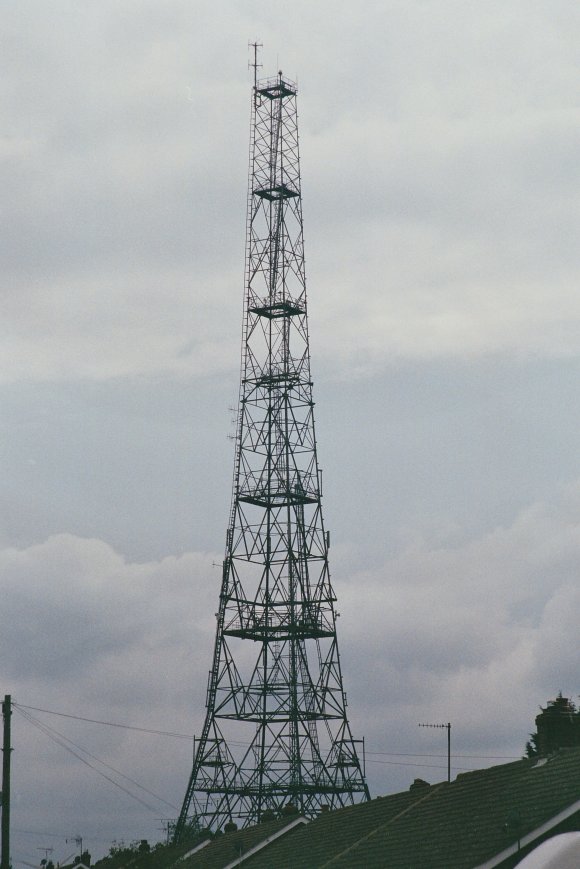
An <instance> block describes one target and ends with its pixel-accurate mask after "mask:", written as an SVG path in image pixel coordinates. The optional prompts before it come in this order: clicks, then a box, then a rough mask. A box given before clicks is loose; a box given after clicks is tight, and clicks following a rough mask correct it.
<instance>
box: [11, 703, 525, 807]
mask: <svg viewBox="0 0 580 869" xmlns="http://www.w3.org/2000/svg"><path fill="white" fill-rule="evenodd" d="M13 706H14V707H19V708H20V709H32V710H34V711H35V712H44V713H46V714H47V715H57V716H59V717H60V718H70V719H73V720H75V721H84V722H88V723H89V724H100V725H103V726H105V727H118V728H122V729H124V730H133V731H137V732H140V733H151V734H154V735H156V736H165V737H169V738H173V739H187V740H191V741H193V740H194V739H195V737H194V736H193V735H191V734H187V733H178V732H175V731H170V730H155V729H152V728H147V727H137V726H135V725H131V724H121V723H119V722H115V721H103V720H100V719H96V718H85V717H83V716H81V715H73V714H72V713H66V712H57V711H55V710H53V709H43V708H41V707H39V706H28V705H25V704H24V703H16V702H15V701H13ZM64 738H66V737H64ZM230 744H232V745H238V746H240V747H242V748H247V747H248V746H249V743H244V742H237V741H231V742H230ZM73 745H74V743H73ZM81 750H82V749H81ZM365 757H366V760H367V763H371V764H372V763H382V764H388V765H391V766H416V767H421V766H423V767H429V766H430V768H431V769H444V768H445V767H444V766H443V765H433V764H424V763H415V762H412V761H408V762H405V763H403V762H397V761H387V760H377V759H376V758H377V757H417V758H442V759H443V758H446V757H447V755H446V754H425V753H413V752H396V751H368V750H367V751H365ZM453 759H454V760H519V759H520V756H515V755H505V754H494V755H485V754H453ZM97 760H98V759H97ZM99 762H100V763H102V761H99ZM104 765H106V764H104ZM475 768H476V767H455V766H454V769H457V770H460V771H462V772H463V771H465V772H468V771H471V770H473V769H475ZM114 771H115V772H117V773H118V774H119V775H123V773H120V772H118V771H117V770H114ZM127 778H128V777H127ZM129 781H131V779H129ZM133 783H134V784H137V783H136V782H133ZM137 786H138V787H141V785H137ZM144 790H146V788H144ZM152 795H153V796H155V794H152ZM156 798H157V799H162V798H161V797H156ZM163 802H167V801H166V800H163ZM167 804H168V805H170V806H171V808H175V806H172V805H171V803H167Z"/></svg>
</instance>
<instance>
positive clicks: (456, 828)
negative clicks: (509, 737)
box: [242, 748, 580, 869]
mask: <svg viewBox="0 0 580 869" xmlns="http://www.w3.org/2000/svg"><path fill="white" fill-rule="evenodd" d="M575 803H578V806H579V808H580V749H577V748H573V749H561V750H560V751H559V752H558V754H556V755H554V756H553V757H552V758H550V759H548V760H547V761H545V762H543V763H542V762H540V763H538V762H537V761H536V760H521V761H517V762H515V763H510V764H504V765H502V766H495V767H492V768H490V769H486V770H478V771H477V772H471V773H466V774H463V775H460V776H459V777H458V778H457V779H456V780H455V781H454V782H452V783H451V784H447V783H444V784H440V785H434V786H432V787H430V788H425V789H422V790H417V791H413V792H405V793H402V794H394V795H392V796H388V797H383V798H379V799H376V800H372V801H371V802H369V803H364V804H362V805H358V806H351V807H349V808H346V809H340V810H338V811H336V812H331V813H328V814H324V815H321V816H320V817H319V818H316V819H315V820H314V821H312V822H311V823H310V824H308V825H306V826H305V827H302V828H299V829H298V830H296V831H295V832H293V833H291V834H290V835H289V836H288V837H287V838H285V839H282V840H280V841H277V842H274V843H273V844H271V845H269V846H268V847H267V848H265V849H264V850H262V851H261V852H259V853H257V854H256V855H255V856H253V857H250V858H249V859H248V860H244V861H243V864H242V865H243V867H244V869H273V867H275V869H322V867H324V869H326V867H328V869H357V867H361V869H363V867H364V869H474V867H478V866H480V864H483V863H485V862H486V861H488V860H490V859H491V858H493V857H494V856H495V855H497V854H499V853H501V852H503V851H504V850H505V849H507V848H508V847H510V846H513V845H514V844H515V843H516V842H517V840H518V837H520V836H521V837H522V838H525V837H526V836H527V835H528V834H530V833H532V832H533V831H536V830H537V829H538V828H539V827H541V826H542V825H543V824H545V823H546V822H549V821H550V820H551V819H553V818H555V817H556V816H558V814H559V813H561V812H563V811H565V810H567V809H569V808H570V807H571V806H573V805H574V804H575Z"/></svg>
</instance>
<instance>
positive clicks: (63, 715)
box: [12, 701, 194, 740]
mask: <svg viewBox="0 0 580 869" xmlns="http://www.w3.org/2000/svg"><path fill="white" fill-rule="evenodd" d="M12 705H13V706H18V707H19V708H20V709H32V710H33V711H34V712H46V713H47V715H58V716H59V717H60V718H73V719H74V720H75V721H87V722H89V724H103V725H105V726H106V727H121V728H123V729H124V730H138V731H140V732H141V733H153V734H155V735H156V736H170V737H172V738H173V739H190V740H192V739H193V738H194V737H193V736H192V735H190V734H188V733H175V732H173V731H171V730H151V729H149V728H148V727H135V726H133V725H131V724H119V723H117V722H115V721H99V720H97V719H96V718H83V717H82V716H81V715H72V714H70V713H67V712H55V711H54V709H41V708H40V707H38V706H26V705H25V704H24V703H15V702H14V701H13V702H12Z"/></svg>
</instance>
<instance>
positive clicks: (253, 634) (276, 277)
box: [175, 72, 369, 839]
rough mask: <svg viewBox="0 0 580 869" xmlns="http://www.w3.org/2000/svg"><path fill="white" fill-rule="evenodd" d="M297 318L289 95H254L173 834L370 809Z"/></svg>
mask: <svg viewBox="0 0 580 869" xmlns="http://www.w3.org/2000/svg"><path fill="white" fill-rule="evenodd" d="M313 408H314V402H313V400H312V380H311V376H310V351H309V341H308V322H307V312H306V280H305V272H304V243H303V231H302V203H301V193H300V165H299V154H298V126H297V112H296V86H295V84H294V83H293V82H291V81H289V80H288V79H287V78H285V77H284V76H283V75H282V73H281V72H280V73H279V74H278V76H277V77H276V78H273V79H268V80H264V81H260V82H255V85H254V88H253V93H252V118H251V141H250V167H249V184H248V211H247V242H246V274H245V298H244V319H243V333H242V372H241V384H240V395H239V406H238V421H237V433H236V451H235V467H234V482H233V496H232V506H231V513H230V520H229V526H228V529H227V534H226V547H225V558H224V561H223V577H222V586H221V593H220V598H219V611H218V613H217V614H216V617H217V632H216V640H215V647H214V655H213V664H212V668H211V670H210V672H209V680H208V686H207V698H206V706H207V715H206V720H205V724H204V727H203V731H202V734H201V737H200V738H199V739H198V740H197V741H196V748H195V752H194V761H193V769H192V772H191V777H190V780H189V785H188V788H187V792H186V795H185V799H184V802H183V807H182V810H181V814H180V817H179V820H178V821H177V825H176V832H175V838H176V839H179V838H180V837H181V835H182V833H183V830H184V828H185V826H186V824H187V823H188V819H191V818H195V819H196V821H197V822H198V823H199V824H201V826H204V827H211V828H213V829H217V828H219V827H221V826H223V825H224V824H225V823H226V822H231V821H232V820H233V821H234V822H237V823H238V824H241V825H243V826H247V825H249V824H253V823H257V822H258V821H260V820H261V819H262V817H263V816H264V813H265V812H272V811H273V812H278V811H280V810H281V809H282V807H283V806H285V805H287V804H288V803H292V804H293V806H294V807H295V808H296V809H297V810H298V811H299V812H300V813H301V814H303V815H305V816H313V815H314V814H316V813H317V812H318V811H319V810H320V808H321V806H322V805H323V804H326V805H328V806H329V807H330V808H338V807H340V806H343V805H348V804H351V803H353V802H357V801H362V800H366V799H369V791H368V788H367V785H366V782H365V779H364V773H363V768H362V763H361V752H360V748H361V745H362V743H361V742H359V741H357V740H354V739H353V737H352V734H351V730H350V726H349V723H348V719H347V715H346V697H345V693H344V689H343V684H342V674H341V666H340V657H339V653H338V645H337V638H336V611H335V601H336V598H335V595H334V592H333V589H332V585H331V581H330V573H329V568H328V548H329V537H328V533H327V532H326V531H325V529H324V523H323V519H322V508H321V473H320V470H319V467H318V459H317V454H316V439H315V434H314V414H313Z"/></svg>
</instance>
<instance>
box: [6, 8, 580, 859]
mask: <svg viewBox="0 0 580 869" xmlns="http://www.w3.org/2000/svg"><path fill="white" fill-rule="evenodd" d="M0 15H1V24H2V27H1V31H2V34H3V35H2V49H1V51H0V64H1V67H2V69H1V75H0V101H1V114H0V117H1V118H2V121H1V126H0V130H1V135H0V172H1V190H2V208H1V212H0V220H1V222H2V226H1V231H0V250H1V261H2V268H1V274H0V281H1V304H2V316H1V318H0V331H1V340H0V393H1V395H0V401H1V421H0V425H1V440H0V450H1V453H0V455H1V460H0V462H1V471H2V487H1V490H0V499H1V501H0V504H1V508H0V509H1V516H0V547H1V548H0V571H1V583H2V603H1V606H0V675H1V679H0V694H2V695H3V694H5V693H10V694H12V695H13V697H14V698H15V699H16V700H17V701H18V702H19V703H20V704H22V705H23V706H34V707H40V708H43V709H49V710H55V711H58V712H61V713H70V714H73V715H80V716H84V717H86V718H92V719H98V720H104V721H111V722H115V723H125V724H130V725H134V726H137V727H143V728H150V729H157V730H163V731H172V732H177V733H181V734H192V733H195V732H199V730H200V728H201V724H202V722H203V714H204V708H203V703H204V698H205V687H206V678H207V671H208V669H209V666H210V656H211V652H212V642H213V631H214V627H215V619H214V612H215V610H216V609H217V599H218V593H219V580H220V571H219V569H216V568H215V567H214V566H213V565H214V562H220V561H221V558H222V555H223V546H224V541H225V528H226V523H227V516H228V506H229V499H230V487H231V471H232V466H233V444H232V442H231V441H230V440H228V435H230V436H231V434H232V433H233V426H232V421H231V417H232V413H231V412H230V410H229V408H230V407H232V406H234V405H235V402H236V397H237V389H238V377H239V370H238V364H239V349H240V326H241V312H242V292H243V272H244V268H243V266H244V264H243V256H244V242H245V239H244V232H245V204H246V183H247V154H248V135H249V112H250V84H251V75H250V73H249V72H248V70H247V61H248V49H247V44H248V40H254V39H256V38H257V39H258V40H259V41H260V42H262V43H263V44H264V48H263V52H262V55H261V59H262V62H263V64H264V66H263V73H264V74H265V75H271V74H275V72H276V71H277V70H278V69H279V68H281V69H283V71H284V73H285V74H286V75H288V76H289V77H290V78H292V79H296V80H297V81H298V84H299V113H300V132H301V168H302V182H303V209H304V220H305V237H306V257H307V274H308V291H309V311H310V332H311V352H312V369H313V376H314V392H315V399H316V402H317V404H316V414H317V417H316V422H317V439H318V448H319V459H320V462H321V465H322V467H323V469H324V509H325V518H326V524H327V527H328V528H329V529H330V533H331V541H332V549H331V558H332V560H331V569H332V573H333V577H334V581H335V585H336V589H337V593H338V597H339V605H338V609H339V611H340V613H341V618H340V620H339V623H338V627H339V647H340V650H341V656H342V662H343V669H344V677H345V687H346V690H347V694H348V698H349V713H350V717H351V723H352V727H353V731H354V732H355V734H356V735H359V736H363V735H364V736H365V739H366V748H367V773H368V778H369V783H370V786H371V790H372V793H373V795H378V794H384V793H389V792H393V791H397V790H400V789H404V788H407V787H408V786H409V784H410V782H411V781H412V780H413V778H415V777H417V776H421V777H422V778H426V779H428V780H430V781H437V780H440V779H441V778H444V777H445V774H446V769H445V766H446V759H445V757H443V756H442V755H444V752H445V735H444V732H441V733H440V732H438V731H436V730H432V731H430V730H420V729H419V728H418V727H417V724H418V723H419V722H427V723H443V722H447V721H451V722H452V744H453V749H454V752H455V754H456V755H457V756H456V757H455V758H454V760H453V766H454V774H457V773H458V772H459V771H460V770H461V769H468V768H476V767H480V766H485V765H489V764H491V763H495V762H500V760H501V759H502V758H509V757H518V756H520V755H521V753H522V751H523V747H524V744H525V741H526V738H527V735H528V733H529V731H530V730H531V729H532V728H533V719H534V716H535V714H536V713H537V711H538V706H539V705H540V704H543V703H545V702H546V701H547V700H548V699H549V698H551V697H553V696H555V694H556V693H557V691H558V690H560V689H561V690H562V691H563V693H564V694H567V695H569V696H572V697H576V698H577V695H578V694H579V693H580V683H579V681H578V673H579V672H580V644H579V643H578V635H579V614H580V583H579V581H578V577H579V572H580V449H579V439H580V435H579V432H580V406H579V401H578V388H579V387H578V384H579V382H580V380H579V375H580V293H579V291H578V274H579V269H578V259H579V254H578V250H579V245H578V237H579V229H580V214H579V204H578V203H579V195H578V194H579V183H578V182H579V177H578V176H579V165H580V163H579V160H578V149H579V144H580V142H579V139H580V133H579V130H580V124H579V120H580V118H579V102H580V100H579V89H578V66H579V62H578V61H579V50H578V45H579V44H580V6H579V5H578V3H577V2H576V0H550V2H548V0H507V2H506V0H487V2H486V3H483V4H482V3H475V2H469V0H467V2H466V0H382V2H370V0H367V2H364V0H362V2H359V3H351V4H349V5H348V6H346V5H345V4H336V3H331V2H329V0H321V2H312V0H308V2H306V0H295V2H294V3H292V4H290V5H289V4H288V3H281V2H273V0H268V2H267V3H266V2H263V0H246V2H243V3H242V2H240V3H236V2H233V0H223V2H222V3H219V4H217V3H215V2H209V0H207V2H202V0H116V2H114V0H98V2H97V0H85V2H82V3H79V2H77V3H75V2H71V0H53V2H51V3H49V4H47V3H46V2H41V0H5V2H4V3H3V4H2V12H1V13H0ZM32 714H33V715H35V716H36V717H37V718H38V719H39V720H40V721H42V722H43V723H45V724H48V725H50V726H51V727H53V728H56V730H58V731H59V733H62V734H64V735H65V736H66V737H67V738H68V739H70V740H72V741H73V742H74V743H75V745H76V746H80V747H81V748H85V749H87V750H88V751H90V752H91V755H92V758H91V757H88V758H87V756H86V755H84V754H83V755H82V756H83V757H84V758H85V759H88V761H89V762H90V763H91V764H92V765H93V766H97V765H98V764H97V762H96V760H95V758H98V759H100V760H102V761H105V762H106V763H107V764H109V766H110V767H113V768H114V769H115V770H118V771H120V772H121V773H123V774H124V775H126V776H129V777H130V778H132V779H134V780H135V781H136V782H138V783H140V784H141V785H143V786H144V787H146V788H147V789H148V790H149V791H151V792H152V794H149V793H146V792H145V791H140V790H138V789H137V788H136V786H135V785H134V784H133V783H131V782H129V781H128V780H127V779H122V778H120V777H119V775H118V774H117V773H114V772H113V771H112V770H111V769H110V768H107V767H102V766H101V767H100V769H101V770H102V771H104V772H105V773H106V774H107V775H108V776H110V777H111V778H114V779H115V780H116V781H118V782H119V783H120V784H122V785H123V787H125V788H126V789H127V790H130V791H131V792H132V793H133V794H137V795H138V796H139V797H140V798H141V799H142V800H143V801H144V802H145V803H146V804H147V805H146V806H144V805H143V804H141V803H138V802H137V801H136V800H134V799H132V798H131V796H130V795H128V794H127V793H125V792H123V791H122V790H120V789H119V788H115V787H114V786H113V785H112V784H111V783H110V782H109V781H106V780H105V779H104V778H103V777H100V776H99V775H97V773H96V772H94V770H93V769H91V768H89V767H88V766H87V765H86V764H83V763H82V762H81V761H80V760H79V759H78V758H75V757H73V756H72V755H71V754H70V753H67V752H65V751H64V750H63V748H62V747H61V746H60V745H56V744H55V743H54V742H53V741H51V740H50V739H49V738H48V736H47V734H46V733H44V732H41V731H40V730H39V729H38V728H37V727H35V726H34V725H33V724H32V723H31V722H30V721H28V720H25V718H24V717H23V715H21V714H19V713H15V715H14V719H13V744H14V748H15V751H14V754H13V794H14V805H13V811H12V819H13V826H14V830H15V832H14V834H13V840H14V842H13V856H14V858H15V862H16V866H18V865H21V864H20V863H19V861H21V860H28V861H29V862H34V861H37V860H38V859H39V858H40V857H42V856H44V853H43V852H42V851H40V850H37V849H39V848H42V847H54V849H55V851H54V854H53V856H54V858H55V859H57V858H58V859H63V858H64V857H66V856H67V855H68V854H69V853H71V852H72V851H73V850H74V845H72V846H71V845H70V843H69V844H67V843H66V842H65V839H66V838H67V837H69V838H70V837H71V836H74V835H82V836H83V838H84V841H85V843H86V844H87V846H88V847H89V849H90V850H91V851H92V853H93V855H98V854H102V853H104V852H105V851H106V850H107V849H108V847H109V845H110V843H111V841H112V840H114V839H117V840H119V839H122V838H124V839H126V840H131V839H136V838H148V839H150V840H152V841H155V840H156V839H157V838H159V837H160V836H161V835H162V833H161V832H160V831H159V827H160V826H161V824H160V823H159V821H158V819H160V818H170V817H174V816H175V815H176V814H177V811H178V808H179V807H180V805H181V801H182V799H183V795H184V791H185V787H186V782H187V778H188V775H189V772H190V767H191V752H192V747H191V742H189V741H188V740H185V739H178V738H172V737H169V736H155V735H153V734H146V733H140V732H138V731H129V730H123V729H120V728H112V727H104V726H101V725H96V724H95V725H92V724H88V723H86V722H85V723H83V722H75V721H74V720H71V719H65V718H57V717H55V716H49V715H47V714H44V713H40V712H33V713H32ZM52 735H53V736H54V734H52ZM69 747H70V746H69ZM74 750H75V751H76V752H77V754H82V753H81V751H80V750H79V749H78V748H75V749H74ZM380 752H383V754H380ZM404 755H405V756H404ZM410 755H416V756H414V757H412V756H410ZM411 763H415V764H417V765H416V766H412V765H410V764H411ZM419 764H426V765H427V766H419ZM159 798H162V799H163V800H165V801H166V802H165V803H164V802H163V801H162V799H159Z"/></svg>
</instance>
